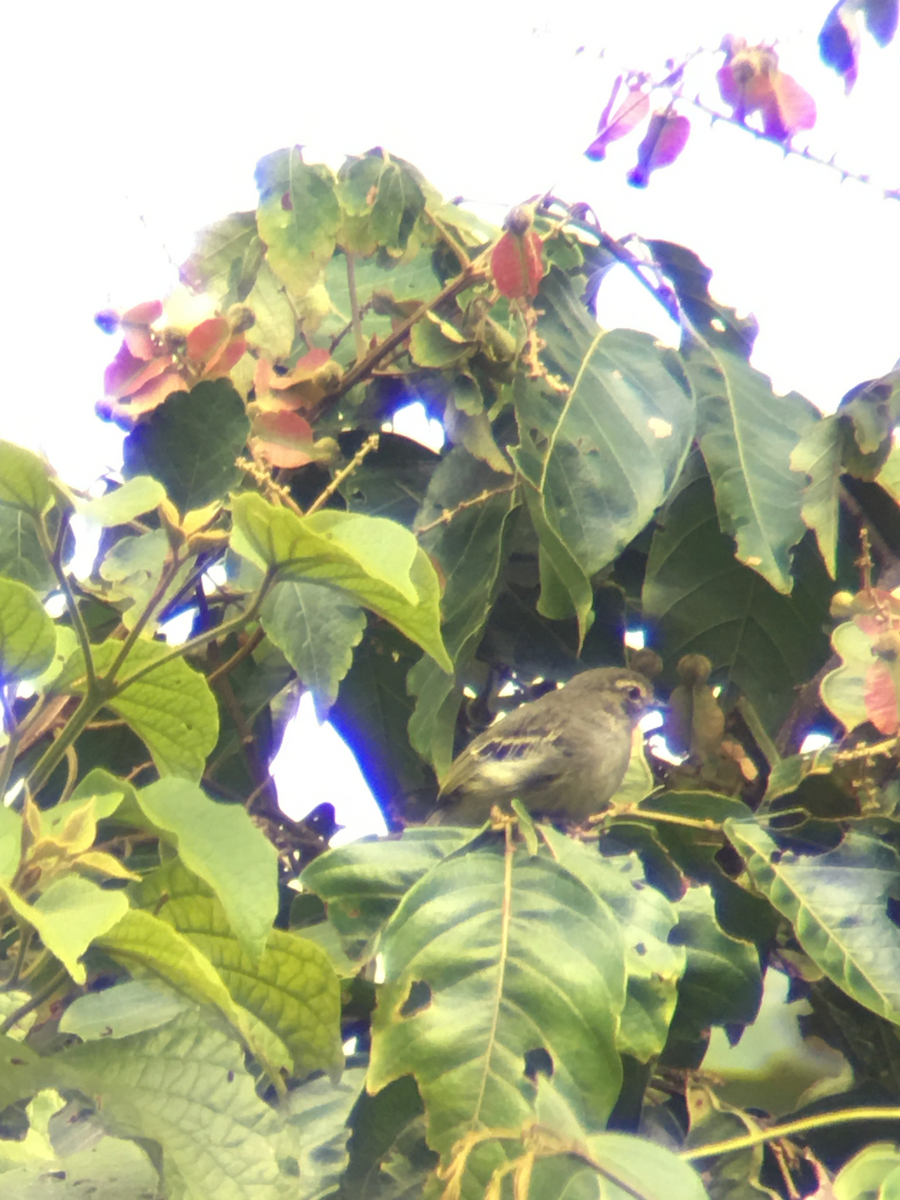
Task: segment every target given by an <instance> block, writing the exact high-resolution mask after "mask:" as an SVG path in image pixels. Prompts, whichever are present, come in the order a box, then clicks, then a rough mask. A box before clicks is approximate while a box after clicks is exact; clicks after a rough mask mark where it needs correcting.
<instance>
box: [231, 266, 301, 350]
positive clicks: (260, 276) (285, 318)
mask: <svg viewBox="0 0 900 1200" xmlns="http://www.w3.org/2000/svg"><path fill="white" fill-rule="evenodd" d="M244 303H245V304H246V305H247V307H248V308H250V309H252V311H253V315H254V316H255V317H256V320H255V322H254V323H253V325H251V326H250V328H249V329H248V330H247V332H246V334H245V337H246V339H247V345H248V346H252V347H253V348H254V349H255V350H257V351H258V352H259V353H260V354H262V355H263V356H264V357H265V358H268V359H270V360H271V361H275V360H277V359H284V358H287V357H288V355H289V354H290V352H291V347H292V346H293V344H294V336H295V333H296V328H297V319H296V317H295V316H294V310H293V309H292V308H291V304H290V301H289V300H288V298H287V296H286V295H285V294H284V284H282V282H281V280H280V279H278V277H277V276H276V275H275V272H274V271H273V270H272V268H271V267H270V266H269V264H268V263H267V262H263V263H262V264H261V265H260V268H259V271H258V272H257V275H256V282H255V283H254V286H253V290H252V291H251V292H250V294H249V295H248V296H247V298H246V300H245V301H244Z"/></svg>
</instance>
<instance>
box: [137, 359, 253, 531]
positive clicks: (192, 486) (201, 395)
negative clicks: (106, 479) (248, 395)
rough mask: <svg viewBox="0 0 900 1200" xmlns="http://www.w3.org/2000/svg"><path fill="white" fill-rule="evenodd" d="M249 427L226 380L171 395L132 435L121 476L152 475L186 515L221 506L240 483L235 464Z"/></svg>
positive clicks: (232, 388) (218, 380) (201, 384)
mask: <svg viewBox="0 0 900 1200" xmlns="http://www.w3.org/2000/svg"><path fill="white" fill-rule="evenodd" d="M249 432H250V422H249V420H248V419H247V415H246V413H245V412H244V402H243V401H242V400H241V398H240V396H239V395H238V393H237V392H236V391H235V390H234V387H233V385H232V384H231V383H230V382H229V381H228V380H227V379H214V380H207V381H204V382H202V383H198V384H197V385H196V386H195V387H193V388H192V389H191V390H190V391H189V392H175V393H174V394H173V395H171V396H169V398H168V399H167V400H166V401H165V403H163V404H161V405H160V406H159V407H158V408H155V409H154V410H153V412H152V413H150V414H149V416H148V417H147V419H146V420H145V421H144V422H142V423H141V424H140V425H138V426H137V427H136V428H135V429H133V430H132V431H131V433H130V434H129V435H128V437H127V438H126V439H125V444H124V447H123V451H124V455H125V466H124V473H125V475H126V477H127V478H131V477H132V476H134V475H152V476H153V478H154V479H158V480H159V481H160V483H162V484H163V486H164V487H165V489H166V491H167V492H168V493H169V499H170V500H171V501H172V503H173V504H175V505H176V506H177V508H178V509H179V511H180V512H181V513H182V514H184V513H186V512H188V511H189V510H190V509H193V508H205V506H206V505H207V504H211V503H212V502H213V501H214V500H220V499H222V497H223V496H225V494H226V493H227V492H228V490H229V488H231V487H233V486H234V485H235V484H236V483H237V482H238V480H239V479H240V477H241V476H240V472H239V471H238V469H237V468H236V467H235V465H234V463H235V459H236V458H237V457H238V455H239V454H241V452H242V451H243V449H244V446H245V444H246V441H247V435H248V434H249Z"/></svg>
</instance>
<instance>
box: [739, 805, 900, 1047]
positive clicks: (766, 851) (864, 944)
mask: <svg viewBox="0 0 900 1200" xmlns="http://www.w3.org/2000/svg"><path fill="white" fill-rule="evenodd" d="M725 832H726V833H727V834H728V837H729V838H730V840H731V841H732V843H733V844H734V847H735V849H736V850H737V851H738V853H739V854H741V855H743V857H744V859H745V861H746V863H747V870H748V871H749V872H750V877H751V879H752V880H753V882H754V884H755V885H756V887H757V888H759V890H760V891H761V892H762V893H763V895H764V896H767V897H768V898H769V900H770V901H771V903H772V904H773V905H774V906H775V908H777V909H778V911H779V912H780V913H782V914H783V915H784V916H785V917H787V919H788V920H789V921H790V922H791V924H792V925H793V926H794V934H795V936H796V938H797V941H798V942H799V943H800V945H801V946H802V947H803V949H804V950H805V951H806V953H807V954H808V955H809V957H810V958H811V959H812V960H813V962H815V963H816V964H817V965H818V966H819V967H821V969H822V970H823V971H824V972H825V974H826V975H827V976H828V978H829V979H831V980H832V982H833V983H835V984H837V986H838V987H839V988H840V989H841V990H842V991H843V992H846V994H847V995H848V996H850V997H852V998H853V999H854V1000H856V1001H858V1002H859V1003H860V1004H863V1005H865V1007H866V1008H870V1009H871V1010H872V1012H875V1013H878V1015H879V1016H881V1017H885V1018H886V1019H887V1020H888V1021H893V1022H894V1023H895V1024H897V1025H900V929H898V928H897V926H896V924H895V923H894V922H893V921H892V920H891V918H890V916H889V915H888V899H889V897H890V896H891V895H892V893H893V892H894V890H895V889H896V887H897V881H898V879H900V859H898V857H897V854H896V853H895V852H894V850H892V849H891V847H890V846H886V845H884V843H882V842H879V841H878V840H877V839H876V838H872V837H867V836H865V835H864V834H861V833H855V832H851V833H848V834H846V835H845V837H844V840H843V841H842V842H841V844H840V845H839V846H838V847H837V849H836V850H831V851H829V852H828V853H827V854H820V855H817V856H815V857H805V856H802V855H798V854H795V853H793V852H792V851H781V850H780V849H779V847H778V844H777V842H774V841H773V840H772V838H770V837H769V835H768V834H767V833H765V832H764V831H763V830H762V829H760V828H759V826H758V825H756V824H755V823H754V822H751V821H728V822H726V825H725Z"/></svg>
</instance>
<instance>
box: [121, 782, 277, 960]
mask: <svg viewBox="0 0 900 1200" xmlns="http://www.w3.org/2000/svg"><path fill="white" fill-rule="evenodd" d="M137 801H138V804H139V805H140V806H141V809H142V810H143V812H144V814H145V816H146V817H147V819H148V821H150V822H151V824H152V825H153V826H154V827H155V828H156V829H158V830H160V831H161V835H162V836H163V837H164V838H166V840H168V841H171V842H173V843H174V845H175V846H176V847H177V849H178V854H179V857H180V858H181V860H182V862H183V863H184V865H185V866H186V867H187V868H188V870H190V871H193V872H194V874H195V875H198V876H199V877H200V878H201V879H202V880H204V881H205V882H206V883H207V884H208V885H209V886H210V887H211V888H212V890H213V891H214V892H215V894H216V895H217V896H218V898H219V900H220V902H221V904H222V906H223V908H224V910H225V914H226V917H227V919H228V922H229V924H230V926H231V928H232V929H233V930H234V933H235V936H236V937H237V939H238V941H239V942H240V943H241V945H242V947H243V948H244V949H245V950H246V951H247V952H248V954H249V955H250V956H251V957H258V956H259V955H260V954H261V953H262V951H263V948H264V946H265V944H266V938H267V936H268V934H269V931H270V930H271V928H272V922H273V921H274V919H275V915H276V913H277V912H278V853H277V851H276V849H275V847H274V846H273V845H272V843H271V842H270V841H269V839H268V838H267V837H266V836H265V834H264V833H263V832H262V830H261V829H259V827H258V826H256V825H254V823H253V821H251V819H250V817H249V816H248V814H247V811H246V809H244V807H243V806H242V805H240V804H226V803H223V802H221V801H218V800H211V799H210V798H209V796H207V795H206V794H205V793H204V792H203V791H202V790H201V789H200V788H199V787H198V786H197V785H196V784H195V783H191V782H189V781H188V780H186V779H175V778H171V777H170V778H167V779H160V780H158V781H157V782H156V783H151V784H150V785H149V787H145V788H140V789H139V791H138V793H137Z"/></svg>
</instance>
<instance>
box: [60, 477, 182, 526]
mask: <svg viewBox="0 0 900 1200" xmlns="http://www.w3.org/2000/svg"><path fill="white" fill-rule="evenodd" d="M165 498H166V489H165V488H164V487H163V485H162V484H161V483H160V482H159V480H158V479H153V478H151V477H150V476H149V475H135V476H134V477H133V478H131V479H126V481H125V482H124V483H123V484H122V486H121V487H120V488H116V489H115V490H114V491H110V492H107V493H106V495H105V496H98V497H97V498H96V499H95V500H78V499H77V498H76V500H75V508H76V510H77V511H78V512H79V513H80V515H81V516H82V517H84V518H85V520H87V521H90V522H92V523H93V524H95V525H102V526H103V527H104V528H109V527H111V526H113V525H127V524H128V522H129V521H133V520H134V518H135V517H139V516H140V515H141V513H145V512H150V510H151V509H153V508H156V506H157V505H158V504H160V503H161V502H162V501H163V500H165Z"/></svg>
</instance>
